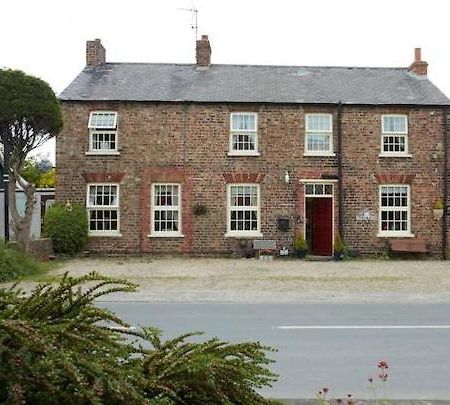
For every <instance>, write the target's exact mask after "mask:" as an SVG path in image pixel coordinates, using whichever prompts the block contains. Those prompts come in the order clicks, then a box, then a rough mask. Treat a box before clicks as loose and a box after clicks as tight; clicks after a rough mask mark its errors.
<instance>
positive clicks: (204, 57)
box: [195, 35, 211, 69]
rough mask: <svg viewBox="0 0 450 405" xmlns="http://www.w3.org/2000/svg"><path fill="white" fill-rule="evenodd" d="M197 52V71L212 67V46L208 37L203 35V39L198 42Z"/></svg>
mask: <svg viewBox="0 0 450 405" xmlns="http://www.w3.org/2000/svg"><path fill="white" fill-rule="evenodd" d="M195 51H196V52H195V53H196V59H197V69H208V68H209V65H211V45H210V43H209V39H208V35H202V37H201V39H199V40H197V43H196V48H195Z"/></svg>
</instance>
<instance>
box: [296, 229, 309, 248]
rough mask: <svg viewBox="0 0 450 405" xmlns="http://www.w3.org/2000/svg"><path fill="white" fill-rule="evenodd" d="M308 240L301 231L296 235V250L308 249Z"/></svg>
mask: <svg viewBox="0 0 450 405" xmlns="http://www.w3.org/2000/svg"><path fill="white" fill-rule="evenodd" d="M308 248H309V247H308V242H307V241H306V240H305V238H304V237H303V235H302V234H301V233H299V234H298V235H297V236H296V237H295V241H294V249H295V250H308Z"/></svg>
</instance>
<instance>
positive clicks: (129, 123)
mask: <svg viewBox="0 0 450 405" xmlns="http://www.w3.org/2000/svg"><path fill="white" fill-rule="evenodd" d="M63 104H64V118H65V129H64V130H63V132H62V133H61V134H60V135H59V136H58V137H57V148H56V149H57V169H58V170H57V173H58V188H57V195H56V197H57V199H58V200H60V201H66V200H68V199H69V200H71V201H74V202H79V203H81V204H85V203H86V183H89V182H115V183H119V184H120V236H117V237H92V238H90V241H89V249H92V250H93V251H102V252H123V253H125V252H127V253H142V252H167V253H168V252H179V253H205V254H212V253H226V252H230V251H231V250H234V249H236V246H237V244H239V243H240V242H239V240H237V239H236V238H229V237H226V236H225V234H226V232H227V184H228V183H255V184H259V185H260V195H261V201H260V218H261V227H260V228H261V232H262V234H263V238H264V239H275V240H276V241H277V244H278V246H279V247H280V248H281V247H282V246H286V247H289V248H290V249H292V244H293V237H294V235H295V234H296V233H298V232H304V225H305V198H304V180H313V179H316V180H323V179H326V178H332V179H333V181H332V183H333V185H334V192H333V193H334V194H333V197H334V198H333V214H334V215H333V218H334V224H335V225H334V226H335V231H336V232H337V229H338V224H339V207H338V204H339V196H338V183H337V181H336V179H337V175H338V158H337V156H330V157H318V156H305V155H304V150H305V146H304V140H305V114H306V113H316V112H326V113H331V114H332V115H333V149H334V152H337V145H338V140H337V106H314V105H281V104H280V105H275V104H272V105H271V104H261V105H259V104H252V105H235V104H188V103H185V104H183V103H151V102H149V103H138V102H134V103H133V102H128V103H125V102H105V103H103V102H84V103H81V102H65V103H63ZM94 110H107V111H117V112H118V122H119V124H118V145H119V147H118V150H119V152H120V154H117V155H111V156H102V155H89V154H86V152H87V151H88V144H89V143H88V134H89V131H88V128H87V122H88V118H89V113H90V111H94ZM233 111H242V112H246V111H253V112H257V113H258V139H259V142H258V143H259V147H258V149H259V156H229V155H228V151H229V139H230V133H229V128H230V121H229V120H230V112H233ZM382 114H407V116H408V143H409V153H410V155H411V156H410V157H382V156H380V152H381V151H380V148H381V116H382ZM341 122H342V179H341V180H342V192H343V206H342V207H341V209H342V215H343V218H342V229H343V235H342V236H343V239H344V241H345V243H346V244H347V246H348V247H349V248H350V249H353V250H357V251H359V252H361V253H362V254H375V253H378V252H380V251H384V250H385V249H386V238H380V237H377V233H378V228H379V218H378V215H379V187H380V185H381V184H408V185H410V190H411V232H412V233H417V232H419V233H420V235H421V236H423V237H424V238H426V240H427V241H429V242H430V245H431V249H432V253H433V254H434V255H435V256H436V257H439V255H440V254H441V251H442V222H441V221H442V219H440V220H437V219H435V218H434V217H433V204H434V202H435V201H436V199H438V198H442V199H443V200H444V198H443V195H442V189H443V162H444V149H443V130H444V128H443V114H442V109H439V108H433V107H381V106H378V107H368V106H366V107H364V106H343V110H342V120H341ZM286 172H287V173H288V175H289V176H288V177H289V181H288V182H287V183H286ZM161 182H163V183H164V182H168V183H177V184H180V185H181V190H182V201H181V211H182V212H181V214H182V229H181V233H182V235H183V236H182V237H171V238H161V237H151V236H149V235H150V227H151V201H152V200H151V198H152V196H151V184H152V183H161ZM196 204H202V205H204V206H205V207H206V213H205V214H204V215H194V211H193V207H194V206H195V205H196ZM362 213H367V215H366V216H364V215H362ZM279 217H285V218H289V220H290V229H289V231H287V232H285V231H280V230H278V227H277V218H279ZM251 239H254V238H251Z"/></svg>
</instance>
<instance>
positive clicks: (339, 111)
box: [337, 101, 344, 238]
mask: <svg viewBox="0 0 450 405" xmlns="http://www.w3.org/2000/svg"><path fill="white" fill-rule="evenodd" d="M337 141H338V144H337V164H338V167H337V170H338V193H339V195H338V213H339V224H338V229H339V233H340V235H341V238H343V223H344V221H343V215H344V192H343V187H342V102H341V101H339V103H338V105H337Z"/></svg>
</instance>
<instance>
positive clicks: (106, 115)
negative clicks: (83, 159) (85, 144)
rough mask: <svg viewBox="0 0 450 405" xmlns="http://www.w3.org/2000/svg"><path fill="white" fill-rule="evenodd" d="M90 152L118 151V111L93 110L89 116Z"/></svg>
mask: <svg viewBox="0 0 450 405" xmlns="http://www.w3.org/2000/svg"><path fill="white" fill-rule="evenodd" d="M88 128H89V152H91V153H106V154H108V153H111V152H112V153H114V152H117V113H116V112H112V111H92V112H91V114H90V116H89V123H88Z"/></svg>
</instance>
